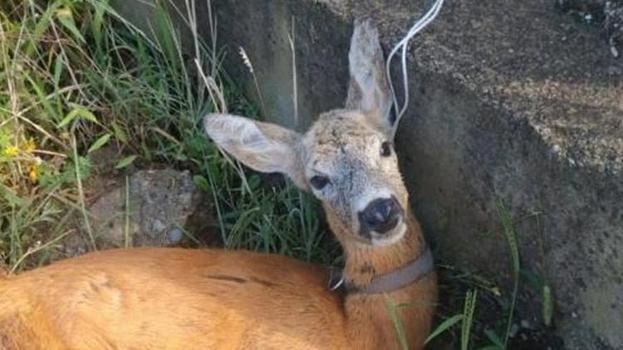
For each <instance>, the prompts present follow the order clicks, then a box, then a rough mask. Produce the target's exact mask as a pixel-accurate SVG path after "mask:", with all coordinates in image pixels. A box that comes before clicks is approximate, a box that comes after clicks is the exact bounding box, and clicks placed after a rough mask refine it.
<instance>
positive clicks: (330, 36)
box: [118, 0, 623, 349]
mask: <svg viewBox="0 0 623 350" xmlns="http://www.w3.org/2000/svg"><path fill="white" fill-rule="evenodd" d="M133 3H135V2H134V1H126V2H123V3H121V2H119V4H118V8H119V9H120V10H122V12H123V13H125V14H127V15H129V16H132V14H134V15H133V16H134V17H135V18H137V16H136V13H140V15H138V18H139V22H142V21H143V20H144V18H145V17H144V13H145V12H142V10H135V9H132V7H134V6H135V4H133ZM177 3H179V4H180V5H183V1H181V0H179V1H177ZM424 3H425V2H424V1H415V2H410V1H389V0H387V1H383V0H368V1H347V0H299V1H287V0H274V1H270V0H257V1H242V0H218V1H214V3H213V6H214V7H215V9H216V13H217V16H218V23H219V26H218V33H219V40H220V42H219V45H223V46H224V49H225V50H226V52H227V57H228V59H227V60H226V61H225V62H226V69H227V71H228V72H229V73H230V74H231V75H232V76H234V77H235V79H236V80H237V81H240V82H242V84H243V85H244V86H245V87H246V89H247V91H248V93H249V96H257V95H256V92H255V87H254V82H253V80H252V78H251V76H250V75H249V73H248V70H247V69H246V67H244V65H243V64H242V60H241V59H240V56H239V54H238V50H239V47H240V46H242V47H244V49H245V50H246V51H247V53H248V55H249V57H250V58H251V60H252V61H253V65H254V67H255V69H256V73H257V78H258V81H259V84H260V89H261V92H262V95H263V100H264V101H265V105H266V112H267V115H266V116H267V118H268V119H270V120H273V121H275V122H278V123H280V124H282V125H287V126H291V127H295V128H297V129H299V130H303V129H304V128H305V127H306V126H307V125H309V124H310V123H311V122H312V121H313V118H314V116H315V115H317V114H318V113H319V112H321V111H325V110H328V109H331V108H336V107H340V106H342V103H343V100H344V98H345V95H346V83H347V59H346V57H347V56H346V55H347V50H348V44H349V37H350V32H351V30H352V28H351V23H352V18H353V17H354V16H362V15H365V16H371V17H373V18H375V19H376V20H377V22H378V23H379V26H380V30H381V33H382V36H383V38H382V41H383V44H384V45H385V47H386V49H387V48H389V47H390V46H391V45H392V44H393V43H395V42H397V40H398V39H399V36H400V34H401V33H402V32H404V30H405V28H407V26H408V24H409V23H410V22H411V21H412V19H413V18H414V17H416V16H417V15H418V14H419V13H420V12H419V11H420V9H422V8H424V7H425V4H424ZM199 11H200V13H202V15H203V16H205V15H206V11H205V9H203V8H200V10H199ZM293 20H294V33H295V41H296V62H297V64H296V71H297V78H298V94H299V100H298V101H299V116H300V120H299V121H298V122H296V121H295V119H294V117H293V115H294V113H293V104H292V73H291V72H292V53H291V51H290V48H289V42H288V37H287V35H288V33H289V32H290V31H291V25H292V21H293ZM577 25H578V24H577V23H575V22H573V20H571V19H568V18H565V17H562V16H560V15H557V14H556V13H555V12H554V11H553V8H548V7H544V5H543V2H542V1H538V0H526V1H522V2H521V3H515V2H482V1H475V0H474V1H458V0H457V1H453V2H449V3H448V4H447V6H446V8H444V11H443V12H442V15H441V17H440V18H439V20H438V21H437V22H435V24H434V25H433V27H432V28H431V29H429V30H428V31H427V32H426V34H424V35H423V36H421V37H418V38H416V39H415V41H416V43H415V45H414V47H413V49H412V50H410V54H409V55H410V57H409V60H410V61H409V70H410V74H411V85H410V100H411V101H412V102H411V106H410V108H409V113H408V115H407V116H406V117H405V118H404V120H403V124H402V125H401V127H400V132H399V135H398V139H397V145H398V152H399V156H400V158H401V162H402V164H401V165H402V169H403V172H404V175H405V179H406V181H407V183H408V186H409V189H410V192H411V194H412V202H413V207H414V210H415V212H416V214H417V216H418V217H419V218H420V220H421V221H422V222H423V224H424V227H425V228H426V231H427V232H428V235H429V238H430V239H431V240H432V241H433V244H434V245H435V247H436V254H437V256H438V257H439V258H440V259H442V260H444V261H447V262H450V263H452V264H455V265H457V266H460V267H462V268H465V269H468V270H471V271H479V272H482V273H483V274H485V275H486V276H488V277H490V278H493V279H496V280H497V281H498V282H499V283H501V284H502V286H503V290H504V291H505V292H508V291H509V288H508V287H509V282H510V281H509V278H508V277H505V276H509V269H510V262H509V252H508V247H507V242H506V241H505V239H504V236H503V235H502V233H501V230H500V220H499V214H498V212H497V208H496V203H497V202H498V201H502V202H504V203H505V204H506V206H507V207H508V208H509V209H510V211H511V213H512V215H513V217H514V218H515V219H516V225H517V232H518V235H519V237H518V239H519V241H520V247H519V248H520V252H521V257H522V269H523V270H524V271H525V272H527V274H529V275H531V276H533V277H535V278H536V279H538V280H541V281H545V282H546V283H548V284H550V285H551V286H552V289H553V291H554V296H555V302H556V314H555V320H556V324H555V325H556V331H557V332H558V334H560V335H561V336H562V337H563V338H564V340H565V347H566V348H567V349H623V333H622V332H621V330H622V329H623V204H622V199H623V182H622V181H621V180H623V178H622V175H621V173H622V172H621V169H622V168H623V121H622V120H623V86H622V83H621V81H623V63H621V62H620V61H616V60H613V59H612V58H611V57H610V56H609V51H608V48H607V45H605V44H602V43H601V41H600V40H599V39H597V38H598V35H597V33H596V32H592V31H591V30H590V29H588V30H582V31H579V30H578V28H577ZM203 30H204V32H205V33H206V37H207V28H203ZM523 285H524V286H526V287H525V288H524V289H523V290H522V293H521V294H520V302H521V305H520V307H519V310H520V317H521V318H522V319H529V320H530V321H531V322H532V323H533V324H539V323H540V322H541V318H540V311H541V300H540V295H539V293H538V289H534V288H531V287H528V286H529V284H528V283H526V282H525V281H524V283H523Z"/></svg>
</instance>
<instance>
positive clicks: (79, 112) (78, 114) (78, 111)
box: [56, 106, 99, 129]
mask: <svg viewBox="0 0 623 350" xmlns="http://www.w3.org/2000/svg"><path fill="white" fill-rule="evenodd" d="M76 118H78V119H84V120H88V121H91V122H94V123H97V124H99V122H98V121H97V118H96V117H95V115H94V114H93V113H91V112H90V111H89V110H87V109H86V108H84V107H80V106H78V107H75V108H74V109H72V110H71V111H70V112H69V113H67V115H66V116H65V118H63V120H61V122H60V123H58V125H57V126H56V127H57V128H59V129H60V128H62V127H65V126H67V125H68V124H69V123H71V122H72V121H73V120H74V119H76Z"/></svg>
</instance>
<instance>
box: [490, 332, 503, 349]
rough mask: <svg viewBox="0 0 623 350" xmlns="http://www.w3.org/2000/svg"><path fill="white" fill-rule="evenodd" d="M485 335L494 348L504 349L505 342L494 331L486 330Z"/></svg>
mask: <svg viewBox="0 0 623 350" xmlns="http://www.w3.org/2000/svg"><path fill="white" fill-rule="evenodd" d="M485 335H486V336H487V338H489V340H490V341H491V342H492V343H493V344H494V345H493V346H495V348H496V349H504V342H503V341H502V339H500V337H499V336H498V335H497V334H496V333H495V332H494V331H492V330H490V329H485Z"/></svg>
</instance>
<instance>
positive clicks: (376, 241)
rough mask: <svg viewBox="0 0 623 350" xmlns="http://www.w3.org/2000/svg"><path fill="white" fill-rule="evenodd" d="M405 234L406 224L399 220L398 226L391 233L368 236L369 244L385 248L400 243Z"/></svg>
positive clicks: (374, 233) (373, 233)
mask: <svg viewBox="0 0 623 350" xmlns="http://www.w3.org/2000/svg"><path fill="white" fill-rule="evenodd" d="M405 232H407V224H406V223H405V222H404V220H403V219H400V222H399V223H398V225H396V227H395V228H393V229H392V230H391V231H389V232H386V233H383V234H379V233H376V232H372V233H371V234H370V237H371V238H370V242H371V243H372V245H373V246H375V247H385V246H389V245H392V244H395V243H398V242H400V240H402V238H403V237H404V236H405Z"/></svg>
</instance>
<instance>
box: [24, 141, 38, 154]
mask: <svg viewBox="0 0 623 350" xmlns="http://www.w3.org/2000/svg"><path fill="white" fill-rule="evenodd" d="M35 149H37V144H36V143H35V140H33V139H32V138H31V139H29V140H28V141H26V143H25V144H24V152H27V153H32V152H33V151H34V150H35Z"/></svg>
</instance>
